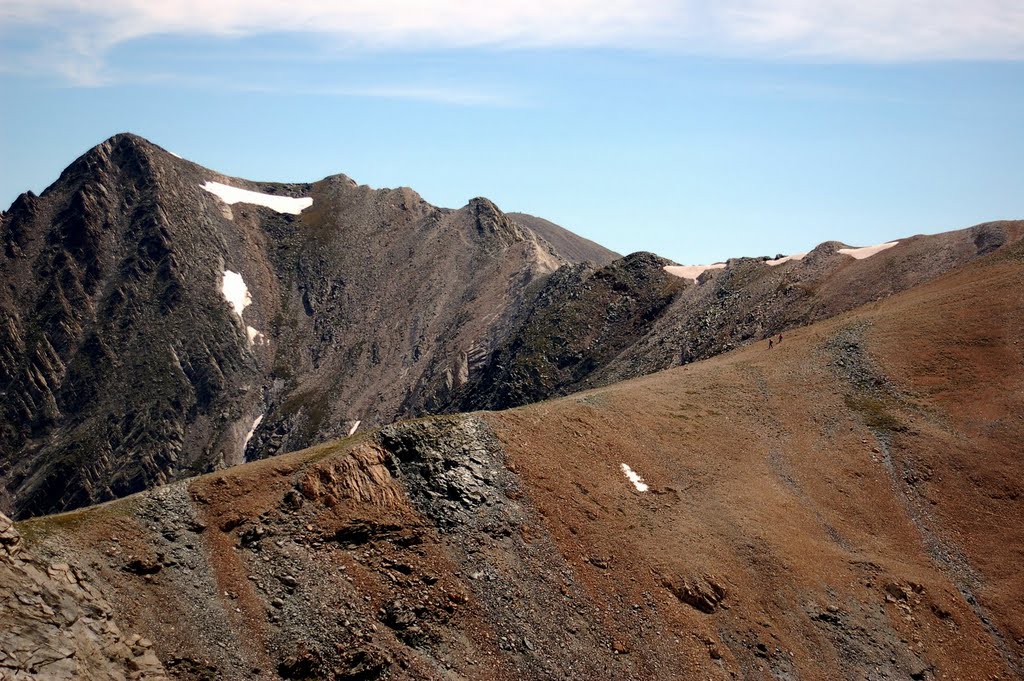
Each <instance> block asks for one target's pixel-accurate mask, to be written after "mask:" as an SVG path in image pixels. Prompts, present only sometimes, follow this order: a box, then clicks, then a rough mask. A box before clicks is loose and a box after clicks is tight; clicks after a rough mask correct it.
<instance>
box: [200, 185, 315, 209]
mask: <svg viewBox="0 0 1024 681" xmlns="http://www.w3.org/2000/svg"><path fill="white" fill-rule="evenodd" d="M200 187H201V188H202V189H205V190H206V191H208V192H210V193H211V194H213V195H215V196H216V197H217V198H219V199H220V200H221V201H223V202H224V203H227V204H234V203H251V204H254V205H257V206H266V207H267V208H270V209H271V210H275V211H277V212H278V213H290V214H292V215H298V214H299V213H301V212H302V211H303V210H305V209H306V208H309V207H310V206H312V205H313V199H312V198H310V197H308V196H306V197H303V198H301V199H295V198H292V197H290V196H274V195H273V194H263V193H261V192H254V191H249V190H248V189H240V188H239V187H231V186H229V185H226V184H221V183H220V182H210V181H207V182H206V183H205V184H202V185H200Z"/></svg>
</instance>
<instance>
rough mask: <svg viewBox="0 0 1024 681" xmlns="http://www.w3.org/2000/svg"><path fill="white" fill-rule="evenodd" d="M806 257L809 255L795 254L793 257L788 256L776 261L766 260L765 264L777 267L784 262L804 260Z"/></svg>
mask: <svg viewBox="0 0 1024 681" xmlns="http://www.w3.org/2000/svg"><path fill="white" fill-rule="evenodd" d="M805 255H807V254H806V253H794V254H793V255H787V256H785V257H782V258H776V259H775V260H765V261H764V264H765V265H768V267H775V266H776V265H781V264H782V263H784V262H790V261H792V260H803V259H804V256H805Z"/></svg>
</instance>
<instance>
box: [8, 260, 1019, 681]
mask: <svg viewBox="0 0 1024 681" xmlns="http://www.w3.org/2000/svg"><path fill="white" fill-rule="evenodd" d="M1022 246H1024V244H1020V243H1018V244H1016V245H1012V246H1009V247H1005V248H1004V249H1001V251H1000V252H996V253H992V254H990V255H988V256H987V257H983V258H980V259H978V261H977V262H973V263H969V264H968V265H967V266H965V267H963V268H960V269H958V270H956V271H954V272H951V273H948V274H947V275H944V276H941V277H938V278H936V279H934V280H933V281H931V282H928V283H925V284H922V285H919V286H916V287H914V288H912V289H910V290H907V291H905V292H903V293H900V294H895V295H893V296H891V297H887V298H886V299H884V300H879V301H878V302H877V303H872V304H870V305H864V306H861V307H859V308H857V309H855V310H853V311H851V312H849V313H845V314H840V315H837V316H836V317H834V318H832V319H828V320H825V321H820V322H817V323H814V324H811V325H809V326H806V327H803V328H800V329H796V330H793V331H791V332H787V333H786V334H785V337H784V340H783V342H782V343H781V344H779V345H777V346H775V347H774V348H773V349H771V350H769V349H768V347H767V344H762V343H758V344H748V345H747V346H746V347H743V348H739V349H737V350H735V351H732V352H728V353H725V354H722V355H719V356H717V357H714V358H712V359H709V360H704V361H699V362H695V363H692V364H689V365H687V366H684V367H677V368H674V369H672V370H669V371H663V372H659V373H657V374H655V375H651V376H645V377H642V378H640V379H637V380H631V381H624V382H620V383H617V384H615V385H610V386H607V387H604V388H600V389H596V390H591V391H586V392H583V393H580V394H576V395H571V396H568V397H563V398H560V399H556V400H548V401H545V402H543V403H539V404H534V405H529V406H526V407H522V408H519V409H513V410H508V411H503V412H492V413H479V414H463V415H456V416H434V417H429V418H425V419H419V420H415V421H409V422H404V423H398V424H393V425H389V426H386V427H384V428H382V429H379V430H377V431H360V432H359V433H357V434H356V435H355V436H353V437H351V438H347V439H345V440H341V441H337V442H332V443H326V444H323V445H319V446H317V447H314V448H311V449H309V450H304V451H300V452H293V453H289V454H286V455H283V456H279V457H275V458H273V459H266V460H262V461H255V462H251V463H247V464H245V465H242V466H238V467H235V468H232V469H230V470H226V471H218V472H215V473H213V474H210V475H204V476H201V477H196V478H193V479H191V480H188V481H183V482H180V483H176V484H172V485H168V486H166V487H163V488H160V489H156V490H151V491H148V492H146V493H144V494H140V495H136V496H133V497H131V498H128V499H123V500H119V501H117V502H114V503H112V504H108V505H104V506H100V507H96V508H89V509H83V510H80V511H76V512H73V513H70V514H64V515H60V516H53V517H46V518H38V519H33V520H29V521H27V522H24V523H19V524H17V525H16V526H15V528H14V531H8V532H7V533H6V534H5V533H4V531H3V525H2V519H0V549H2V543H3V542H4V541H5V537H7V541H10V540H14V541H19V542H22V543H23V544H24V550H25V551H27V552H31V554H32V555H33V556H35V559H34V560H35V564H36V565H54V566H56V565H61V566H63V567H62V568H61V571H60V573H59V574H64V573H70V574H73V575H75V577H76V581H77V583H78V584H81V585H83V587H82V588H88V589H89V591H90V593H94V594H96V598H99V597H100V595H102V597H103V599H105V602H107V603H109V604H110V613H109V617H110V622H111V623H112V625H113V623H114V622H116V623H117V626H118V627H120V630H121V631H126V632H127V631H130V632H138V633H139V634H141V635H143V636H145V637H146V639H147V640H148V641H151V642H152V643H153V645H152V652H153V653H154V655H155V656H156V658H157V659H156V661H152V660H151V662H154V663H155V662H157V661H158V662H159V663H162V665H163V667H164V668H165V669H166V671H167V673H168V674H169V675H171V676H173V677H174V678H179V679H189V680H192V679H195V680H199V679H210V678H250V677H256V678H286V679H298V678H329V679H377V678H397V679H439V680H440V679H452V678H462V679H481V680H483V679H487V680H491V679H510V680H511V679H523V678H530V679H541V678H543V679H563V678H585V679H609V680H610V679H616V680H619V679H645V680H646V679H666V680H668V679H716V680H718V679H721V680H722V681H725V680H727V679H737V678H742V679H756V680H765V681H767V680H769V679H865V678H867V679H893V680H896V679H900V680H904V679H995V678H999V679H1007V678H1021V677H1022V675H1024V664H1022V660H1024V612H1022V610H1021V608H1020V603H1021V599H1022V598H1024V567H1022V566H1024V560H1022V558H1024V556H1022V555H1021V547H1022V546H1024V525H1022V524H1021V523H1020V522H1016V520H1017V519H1019V518H1021V517H1022V516H1024V494H1022V493H1021V481H1022V480H1024V459H1022V457H1021V449H1020V443H1021V441H1024V419H1022V418H1021V414H1024V341H1022V340H1021V339H1022V338H1024V248H1022ZM621 274H622V276H626V274H625V273H621ZM592 276H596V275H592ZM653 283H657V282H656V281H655V282H653ZM705 285H707V284H705ZM611 288H613V287H611V286H609V285H607V282H602V283H594V284H592V290H593V291H594V293H593V294H592V295H594V296H600V297H601V298H606V297H608V296H610V295H611V294H610V293H609V292H608V291H609V290H610V289H611ZM570 309H571V308H570ZM662 314H665V313H662ZM627 467H628V468H627ZM631 475H632V476H633V477H630V476H631ZM17 532H20V534H21V535H22V537H23V539H18V538H17V537H16V533H17ZM69 566H70V567H69ZM2 567H3V556H2V551H0V568H2ZM31 610H32V608H31V607H29V606H26V607H21V608H13V609H12V608H6V609H5V608H3V607H0V632H7V631H8V625H9V623H10V622H12V621H13V622H15V623H17V622H20V621H22V620H20V619H18V618H20V617H23V616H24V614H25V613H26V612H27V611H31ZM87 634H88V632H82V631H81V628H79V629H78V630H76V631H72V632H69V638H70V639H71V641H72V642H73V643H74V644H75V645H76V646H77V647H78V649H82V648H81V646H82V645H83V644H87V643H89V640H90V639H89V638H85V639H84V641H82V640H81V638H80V637H81V636H82V635H87ZM49 635H50V630H49V629H46V628H44V629H42V630H40V631H38V632H35V631H32V632H28V635H23V636H21V637H20V638H21V639H22V645H20V646H19V648H18V654H17V655H12V656H11V658H13V659H7V660H0V665H4V666H0V669H4V668H7V669H19V668H20V667H21V666H22V665H23V664H25V663H23V661H22V653H23V651H26V650H30V649H35V648H34V647H33V646H32V645H31V644H32V643H33V640H35V639H38V640H40V641H46V640H48V639H47V637H48V636H49ZM0 636H2V634H0ZM33 637H35V639H34V638H33ZM80 641H81V642H80ZM0 647H2V646H0ZM37 647H38V646H37ZM15 678H17V677H15Z"/></svg>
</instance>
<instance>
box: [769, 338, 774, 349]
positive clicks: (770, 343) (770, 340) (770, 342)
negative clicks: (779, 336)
mask: <svg viewBox="0 0 1024 681" xmlns="http://www.w3.org/2000/svg"><path fill="white" fill-rule="evenodd" d="M772 345H774V343H773V341H772V339H771V338H769V339H768V349H769V350H771V349H772Z"/></svg>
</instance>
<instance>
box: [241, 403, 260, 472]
mask: <svg viewBox="0 0 1024 681" xmlns="http://www.w3.org/2000/svg"><path fill="white" fill-rule="evenodd" d="M262 422H263V414H260V415H259V416H257V417H256V420H255V421H253V422H252V428H250V429H249V432H248V433H246V435H245V442H243V443H242V461H246V460H247V459H246V458H245V448H246V447H248V446H249V440H251V439H252V436H253V434H254V433H255V432H256V429H257V428H259V427H260V423H262Z"/></svg>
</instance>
